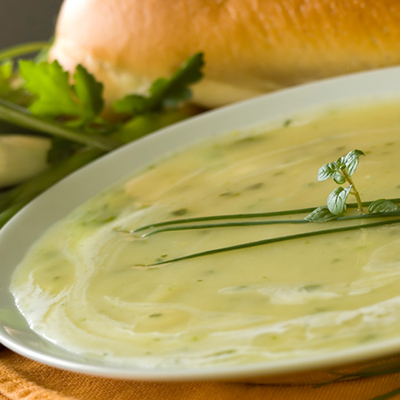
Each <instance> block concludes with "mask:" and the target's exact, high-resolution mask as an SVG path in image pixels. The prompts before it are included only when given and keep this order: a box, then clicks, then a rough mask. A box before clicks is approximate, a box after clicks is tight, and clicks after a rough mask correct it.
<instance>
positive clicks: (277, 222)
mask: <svg viewBox="0 0 400 400" xmlns="http://www.w3.org/2000/svg"><path fill="white" fill-rule="evenodd" d="M398 216H400V211H390V212H382V213H374V214H360V215H350V216H347V217H338V218H336V219H335V221H351V220H357V219H369V218H390V217H398ZM310 222H311V221H309V220H306V219H285V220H274V221H244V222H226V223H220V224H201V225H185V226H167V227H165V228H160V229H155V230H153V231H149V232H147V233H145V234H143V235H142V237H143V238H146V237H149V236H152V235H155V234H158V233H163V232H174V231H188V230H197V229H214V228H232V227H243V226H260V225H282V224H306V223H310ZM317 223H318V222H317Z"/></svg>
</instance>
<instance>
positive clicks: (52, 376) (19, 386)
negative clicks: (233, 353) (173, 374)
mask: <svg viewBox="0 0 400 400" xmlns="http://www.w3.org/2000/svg"><path fill="white" fill-rule="evenodd" d="M398 388H400V373H393V374H389V375H384V376H379V377H373V378H364V379H356V380H351V381H345V382H336V383H331V384H329V385H325V386H320V387H317V386H315V385H290V386H289V385H260V384H246V383H227V382H185V383H167V382H143V381H129V380H117V379H106V378H98V377H92V376H87V375H83V374H78V373H73V372H69V371H63V370H60V369H57V368H53V367H49V366H47V365H44V364H40V363H38V362H35V361H32V360H29V359H27V358H25V357H22V356H20V355H17V354H15V353H13V352H12V351H10V350H8V349H5V348H3V347H1V346H0V400H242V399H251V400H261V399H262V400H269V399H273V400H292V399H293V400H370V399H373V398H376V399H378V400H385V399H389V398H390V399H400V393H399V394H395V393H393V396H390V397H386V396H384V395H385V394H386V393H390V392H393V391H396V389H398Z"/></svg>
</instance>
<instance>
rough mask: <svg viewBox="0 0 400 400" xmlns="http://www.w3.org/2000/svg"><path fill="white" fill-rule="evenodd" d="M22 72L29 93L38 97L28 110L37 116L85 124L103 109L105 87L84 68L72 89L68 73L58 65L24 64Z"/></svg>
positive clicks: (42, 63)
mask: <svg viewBox="0 0 400 400" xmlns="http://www.w3.org/2000/svg"><path fill="white" fill-rule="evenodd" d="M19 68H20V74H21V76H22V78H24V80H25V87H26V89H28V90H29V91H30V92H31V93H33V94H34V95H35V96H36V98H35V99H34V101H33V102H32V104H31V105H30V107H29V110H30V111H31V112H32V114H34V115H37V116H41V117H53V118H56V117H60V116H66V117H74V118H78V119H79V120H80V122H81V124H85V123H89V122H91V121H92V120H93V119H94V118H95V117H96V116H97V115H98V114H99V112H100V111H101V110H102V108H103V99H102V91H103V85H102V84H101V83H99V82H97V81H96V80H95V78H94V77H93V76H92V75H91V74H89V73H88V72H87V70H86V69H85V68H84V67H83V66H81V65H79V66H78V67H77V69H76V72H75V74H74V76H73V77H74V80H75V83H74V84H73V85H72V86H71V85H70V77H69V74H68V72H66V71H64V70H63V68H62V67H61V65H60V64H59V63H58V62H57V61H53V62H52V63H48V62H40V63H38V64H37V63H35V62H33V61H26V60H22V61H20V63H19Z"/></svg>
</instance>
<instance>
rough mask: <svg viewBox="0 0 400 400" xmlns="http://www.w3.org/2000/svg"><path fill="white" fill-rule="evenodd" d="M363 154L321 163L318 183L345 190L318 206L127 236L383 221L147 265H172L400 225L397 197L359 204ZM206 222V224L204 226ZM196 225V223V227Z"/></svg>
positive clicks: (173, 224) (154, 227)
mask: <svg viewBox="0 0 400 400" xmlns="http://www.w3.org/2000/svg"><path fill="white" fill-rule="evenodd" d="M361 155H364V153H363V152H362V151H361V150H353V151H351V152H349V153H348V154H347V155H346V156H344V157H340V158H339V159H338V160H337V161H335V162H331V163H329V164H325V165H324V166H323V167H321V168H320V169H319V171H318V180H319V181H325V180H327V179H329V178H332V179H333V181H334V182H335V183H337V184H343V183H345V182H347V183H348V184H349V186H348V187H346V188H343V187H341V186H340V187H338V188H336V189H335V190H334V191H333V192H331V194H330V195H329V196H328V200H327V205H326V206H321V207H310V208H303V209H294V210H284V211H277V212H266V213H253V214H231V215H214V216H207V217H196V218H184V219H178V220H170V221H163V222H158V223H154V224H151V225H146V226H142V227H140V228H137V229H135V230H134V231H132V232H131V233H134V234H136V233H138V232H143V231H144V232H145V233H142V234H141V236H142V238H147V237H149V236H152V235H155V234H159V233H165V232H171V231H182V230H197V229H214V228H230V227H244V226H257V225H258V226H259V225H273V224H306V223H325V222H335V223H337V222H341V221H349V220H358V219H371V218H379V219H383V220H382V221H378V222H371V223H367V224H363V225H352V226H339V227H334V228H331V229H325V230H317V231H313V232H304V233H299V234H295V235H287V236H280V237H275V238H270V239H265V240H259V241H254V242H249V243H242V244H238V245H234V246H228V247H223V248H217V249H211V250H207V251H203V252H199V253H194V254H188V255H184V256H182V257H177V258H174V259H170V260H157V262H155V263H153V264H149V265H148V266H149V267H151V266H157V265H163V264H168V263H172V262H177V261H182V260H188V259H193V258H197V257H204V256H208V255H212V254H219V253H224V252H228V251H233V250H241V249H246V248H250V247H256V246H262V245H267V244H271V243H277V242H283V241H288V240H294V239H301V238H307V237H312V236H320V235H327V234H331V233H338V232H347V231H353V230H357V229H361V228H363V229H364V228H374V227H378V226H383V225H391V224H397V223H400V219H393V217H399V216H400V207H399V205H398V204H397V203H398V202H400V199H399V198H395V199H390V200H385V199H379V200H375V201H367V202H362V201H361V197H360V194H359V192H358V191H357V190H356V188H355V186H354V182H353V180H352V178H351V176H352V175H353V174H354V172H355V171H356V169H357V166H358V163H359V157H360V156H361ZM350 194H351V195H354V196H355V198H356V203H350V204H347V203H346V201H347V198H348V196H349V195H350ZM364 207H368V211H369V213H364V212H363V208H364ZM347 208H358V210H359V211H360V214H356V215H348V216H346V215H345V213H346V209H347ZM305 213H309V214H308V215H306V216H305V217H304V218H303V219H280V220H277V219H273V220H262V221H259V220H258V221H252V220H251V219H254V218H258V219H259V218H263V219H267V218H271V217H277V216H284V215H296V214H305ZM238 219H247V221H232V220H238ZM223 220H231V221H229V222H216V223H210V221H223ZM249 220H250V221H249ZM204 222H206V223H204ZM197 223H200V224H197Z"/></svg>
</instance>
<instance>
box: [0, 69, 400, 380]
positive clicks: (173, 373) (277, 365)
mask: <svg viewBox="0 0 400 400" xmlns="http://www.w3.org/2000/svg"><path fill="white" fill-rule="evenodd" d="M393 98H395V99H398V100H399V101H400V68H390V69H384V70H379V71H373V72H367V73H361V74H354V75H351V76H345V77H341V78H336V79H330V80H326V81H321V82H317V83H313V84H308V85H304V86H300V87H296V88H293V89H288V90H284V91H281V92H277V93H273V94H270V95H266V96H263V97H260V98H257V99H253V100H249V101H246V102H243V103H239V104H235V105H233V106H229V107H225V108H222V109H219V110H216V111H212V112H208V113H205V114H203V115H200V116H198V117H195V118H192V119H190V120H186V121H184V122H181V123H179V124H176V125H173V126H171V127H168V128H166V129H163V130H161V131H159V132H157V133H155V134H152V135H150V136H148V137H145V138H144V139H141V140H139V141H137V142H134V143H133V144H130V145H127V146H125V147H123V148H121V149H119V150H117V151H115V152H113V153H112V154H109V155H107V156H105V157H103V158H102V159H100V160H98V161H96V162H94V163H92V164H91V165H89V166H87V167H85V168H83V169H81V170H80V171H78V172H76V173H74V174H72V175H71V176H69V177H68V178H66V179H64V180H63V181H62V182H60V183H58V184H57V185H55V186H54V187H53V188H51V189H50V190H48V191H47V192H45V193H44V194H42V195H41V196H40V197H39V198H37V199H36V200H35V201H33V202H32V203H31V204H29V206H27V207H25V208H24V209H23V210H22V211H21V212H20V213H18V215H16V216H15V217H14V218H13V219H12V220H11V221H10V222H9V223H8V224H7V225H6V226H5V227H4V228H3V229H2V230H1V231H0V260H1V262H0V341H1V343H3V344H4V345H5V346H7V347H9V348H10V349H12V350H14V351H15V352H17V353H20V354H22V355H24V356H26V357H29V358H32V359H34V360H37V361H40V362H43V363H46V364H49V365H53V366H56V367H59V368H63V369H68V370H72V371H77V372H83V373H88V374H93V375H99V376H107V377H118V378H130V379H146V380H174V381H180V380H199V379H201V380H206V379H219V380H221V379H245V380H252V379H253V378H263V377H274V376H277V377H279V376H282V375H285V374H290V373H299V372H304V371H308V370H312V369H316V368H317V369H318V368H330V367H334V366H336V365H342V364H348V363H355V362H361V361H363V360H367V359H371V358H376V357H385V356H388V355H391V354H395V353H400V339H398V340H391V341H386V342H382V343H378V344H371V345H365V346H363V347H357V348H354V349H350V350H345V351H338V352H336V353H334V354H328V355H318V356H313V357H308V358H300V359H295V360H279V361H273V362H268V363H262V364H255V365H246V366H235V367H209V368H197V369H196V368H193V369H179V368H177V369H134V368H125V367H123V366H121V365H117V364H111V363H107V362H105V361H103V360H99V359H94V358H93V359H92V358H90V357H82V356H79V355H76V354H72V353H69V352H67V351H64V350H62V349H60V348H58V347H57V346H55V345H54V344H52V343H49V342H48V341H46V340H44V339H42V338H41V337H39V336H38V335H37V334H36V333H34V332H33V331H32V330H31V329H30V328H29V326H28V325H27V323H26V321H25V319H24V318H23V317H22V315H21V314H20V313H19V311H18V309H17V307H16V306H15V303H14V299H13V297H12V295H11V293H10V291H9V284H10V280H11V275H12V273H13V271H14V269H15V267H16V265H17V264H18V263H19V261H20V260H21V259H22V257H23V256H24V254H25V252H26V251H27V249H28V248H29V246H30V245H31V244H32V243H33V241H35V239H36V238H38V237H39V236H40V235H41V233H42V232H44V230H46V229H47V228H48V227H49V226H51V225H52V224H53V223H54V222H55V221H57V220H58V219H60V218H62V217H64V216H65V215H67V214H68V213H69V212H70V211H71V210H72V209H74V208H75V207H76V206H78V205H79V204H81V203H82V202H84V201H85V200H87V199H89V198H90V197H92V196H93V195H95V194H96V193H98V192H99V191H102V190H104V189H105V188H107V187H108V186H110V185H113V184H114V183H116V182H118V181H120V180H121V179H123V178H125V177H127V176H128V175H130V174H132V172H134V171H135V170H137V169H141V168H142V167H144V166H146V165H149V164H152V163H153V162H154V161H155V160H157V159H158V158H160V156H165V155H167V154H169V153H171V152H173V151H176V150H177V149H179V148H180V147H185V146H187V145H188V144H190V143H194V142H195V141H197V140H200V139H202V138H205V137H210V136H213V135H216V134H220V133H225V132H229V131H232V130H243V129H244V130H247V129H251V128H253V127H255V128H256V127H257V126H260V125H261V126H262V125H266V124H268V123H270V122H271V121H273V122H279V123H282V122H283V121H285V120H286V119H287V118H291V117H293V116H296V115H299V114H302V113H303V112H309V111H310V110H313V109H321V108H327V107H337V106H340V105H342V104H346V103H350V104H354V103H357V102H370V101H379V100H380V99H384V100H386V99H393ZM399 104H400V102H399Z"/></svg>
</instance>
